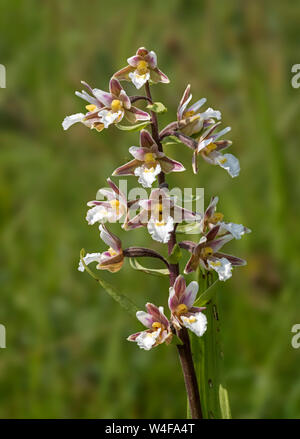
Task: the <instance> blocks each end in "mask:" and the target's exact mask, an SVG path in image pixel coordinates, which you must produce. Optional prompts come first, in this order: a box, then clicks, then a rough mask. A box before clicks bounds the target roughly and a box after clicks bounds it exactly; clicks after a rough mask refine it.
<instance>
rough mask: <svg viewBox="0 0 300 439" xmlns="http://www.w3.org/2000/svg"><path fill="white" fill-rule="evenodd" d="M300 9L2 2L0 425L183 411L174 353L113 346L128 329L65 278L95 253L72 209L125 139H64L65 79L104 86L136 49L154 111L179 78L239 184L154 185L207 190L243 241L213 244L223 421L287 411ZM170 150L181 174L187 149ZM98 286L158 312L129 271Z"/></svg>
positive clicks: (150, 292) (123, 154)
mask: <svg viewBox="0 0 300 439" xmlns="http://www.w3.org/2000/svg"><path fill="white" fill-rule="evenodd" d="M299 12H300V9H299V4H298V2H295V1H290V2H288V4H286V3H283V2H279V1H272V2H271V1H266V2H264V3H259V2H252V1H247V2H246V1H245V2H235V1H226V2H218V1H196V0H193V1H192V0H190V1H179V0H173V1H172V2H161V1H152V2H145V1H137V0H132V1H130V2H127V3H125V2H122V1H120V0H119V1H112V2H110V3H107V2H101V1H90V2H88V3H87V2H83V1H77V2H76V3H75V2H71V1H70V0H64V1H63V2H61V1H58V0H57V1H56V0H52V1H44V2H38V1H34V0H27V1H26V2H25V1H21V0H20V1H15V2H11V1H3V2H2V4H1V14H0V29H1V32H2V36H1V39H0V54H1V59H0V62H1V63H2V64H5V65H6V68H7V88H6V89H1V90H0V104H1V115H0V118H1V148H0V166H1V169H0V197H1V204H0V209H1V216H0V221H1V272H0V282H1V292H0V300H1V307H0V322H1V323H3V324H5V325H6V328H7V349H6V350H1V351H0V387H1V392H0V416H1V417H25V418H27V417H182V416H184V413H185V398H184V396H183V389H184V387H183V382H182V377H181V372H180V368H179V366H178V360H177V357H176V352H175V349H174V348H173V347H169V348H167V347H161V348H159V349H155V350H154V351H153V352H143V351H139V350H138V349H137V347H136V346H135V345H134V344H130V343H127V342H126V341H125V338H126V337H127V335H128V334H129V333H131V332H134V331H135V330H137V329H138V328H140V325H139V324H138V322H136V321H134V319H132V318H131V317H129V316H127V315H126V314H125V313H123V311H122V310H120V309H118V306H117V305H116V304H115V303H113V302H112V300H111V299H110V297H108V296H107V295H106V293H105V292H104V291H102V290H101V289H100V288H99V287H98V285H97V284H96V283H95V282H94V281H93V280H92V279H91V278H89V277H88V275H85V274H81V273H78V272H77V271H76V268H77V264H78V257H79V250H80V249H81V248H82V247H85V248H86V250H87V251H97V250H101V249H102V248H103V247H102V246H101V243H100V240H99V238H98V231H97V227H96V226H94V227H89V226H88V225H87V224H86V222H85V219H84V217H85V212H86V206H85V203H86V201H88V200H90V199H93V198H94V196H95V193H96V191H97V189H98V188H99V187H102V186H103V185H105V179H106V178H107V177H108V176H109V174H110V172H111V171H112V170H113V169H115V167H117V166H118V165H120V164H122V163H123V162H124V160H127V159H128V158H129V155H128V147H129V146H130V145H132V144H136V142H137V136H136V135H135V134H126V133H123V132H119V131H117V130H116V129H110V130H109V131H108V132H105V133H102V134H101V135H100V134H98V133H95V132H91V131H89V130H88V129H86V128H85V127H83V126H76V127H74V128H73V129H72V130H70V131H68V132H67V133H64V132H63V131H62V128H61V121H62V119H63V118H64V116H65V114H70V113H75V112H77V111H81V110H82V104H81V102H80V101H79V100H78V99H77V98H75V97H74V90H76V89H79V88H80V80H82V79H84V80H86V81H88V82H89V83H91V84H92V85H93V86H96V87H98V88H104V89H105V88H107V83H108V80H109V77H110V76H111V74H112V73H113V72H114V71H115V70H116V69H118V68H120V67H122V66H123V65H125V62H126V57H127V56H130V55H131V54H133V53H134V51H135V50H136V48H137V47H139V46H141V45H145V46H146V47H148V48H151V49H154V50H156V51H157V54H158V57H159V65H160V67H161V68H162V70H163V71H165V72H166V73H167V74H168V75H169V76H170V79H171V85H170V86H165V85H158V86H157V87H155V88H153V93H154V94H155V99H156V100H162V101H163V102H164V103H165V104H166V106H167V107H168V108H169V112H168V114H167V115H163V116H162V117H161V121H162V123H167V122H168V121H170V120H172V119H173V118H174V115H175V110H176V106H177V103H178V100H179V98H180V96H181V93H182V91H183V90H184V88H185V86H186V84H187V83H188V82H189V83H191V84H192V88H193V94H194V97H195V99H196V98H197V97H198V96H199V97H201V96H206V97H207V98H208V103H209V105H210V106H212V107H213V108H218V109H220V110H221V111H222V113H223V120H224V124H228V125H231V126H232V128H233V129H232V137H231V138H232V140H233V142H234V143H233V147H232V153H234V154H236V155H237V156H239V158H240V161H241V166H242V173H241V176H240V178H238V179H235V180H231V179H230V177H229V176H228V175H227V174H226V173H225V172H224V171H223V170H221V169H220V168H215V167H210V166H209V165H207V164H205V163H201V166H200V172H199V174H198V176H196V177H194V176H193V175H192V173H191V171H189V172H188V173H185V174H182V175H178V176H170V179H169V180H170V182H171V184H176V185H178V186H190V185H191V181H192V182H193V184H194V186H200V187H202V186H204V187H205V190H206V199H207V200H208V199H209V198H210V196H211V195H215V194H218V195H219V196H220V208H221V209H222V210H223V211H224V213H225V214H226V216H227V218H228V219H230V220H232V221H235V222H242V223H244V224H247V225H248V226H249V227H250V228H251V229H252V230H253V233H252V235H249V236H247V237H246V238H244V239H243V240H242V241H241V242H240V241H239V242H235V243H232V244H230V245H228V247H231V248H229V250H230V251H232V253H234V252H235V253H236V254H237V255H240V256H242V257H246V258H247V259H248V266H247V267H246V268H242V269H240V270H239V271H236V272H235V273H234V276H233V278H232V280H230V281H228V282H226V284H222V285H220V288H219V290H218V294H219V296H220V300H221V312H220V313H221V316H222V319H223V339H224V352H225V365H226V376H227V381H228V388H229V391H230V398H231V403H232V413H233V416H234V417H299V414H300V380H299V374H298V373H297V372H298V364H299V352H300V351H297V350H294V349H292V347H291V343H290V341H291V327H292V325H293V324H295V323H299V313H298V310H299V305H300V303H299V302H300V300H299V294H298V291H297V286H298V285H299V268H298V267H299V262H300V261H299V256H298V249H299V238H300V234H299V230H298V227H297V226H298V218H299V206H298V202H297V200H298V198H299V184H298V174H299V172H298V157H299V155H298V154H297V153H298V151H297V143H298V138H299V124H298V125H297V121H298V118H299V98H300V94H299V93H300V91H298V90H295V89H292V87H291V85H290V79H291V74H290V70H291V66H292V65H293V64H295V63H297V62H299V52H298V46H299V44H298V41H299V20H298V18H297V17H298V16H299ZM297 56H298V58H297ZM129 89H131V90H132V91H133V89H132V88H130V86H129ZM167 152H168V153H169V154H170V155H172V156H173V157H174V158H177V159H179V160H182V161H183V162H184V163H185V164H186V165H187V167H188V168H189V169H190V158H191V157H190V151H188V150H185V149H184V148H183V147H182V148H179V147H178V148H177V147H176V148H174V147H170V148H169V150H168V151H167ZM130 184H131V185H133V184H134V181H133V180H131V183H130ZM114 230H117V227H116V228H115V229H114ZM121 235H122V238H123V240H124V242H125V245H130V244H133V243H134V244H137V245H141V244H144V245H149V246H150V245H151V246H153V247H154V248H157V249H160V247H159V244H156V243H154V242H151V241H150V240H149V238H148V236H146V237H145V235H146V234H144V233H143V232H141V231H137V232H136V234H135V233H134V232H132V233H127V234H125V232H122V234H121ZM145 241H146V242H145ZM104 276H105V278H106V279H109V280H110V282H112V283H114V285H115V286H116V287H117V288H120V289H121V290H122V292H124V293H127V294H128V295H130V297H132V298H133V299H134V300H135V302H136V303H138V305H139V306H140V307H143V306H144V303H145V301H146V300H151V301H153V302H155V303H157V304H162V305H165V306H166V301H167V293H168V285H167V281H166V280H165V281H162V282H161V281H160V280H158V279H157V278H152V277H148V278H145V276H146V275H143V274H141V273H136V272H134V273H133V272H132V270H131V268H130V267H129V266H128V265H127V266H126V267H125V269H123V270H122V271H121V272H120V273H118V274H116V275H114V276H111V275H109V274H106V273H105V274H104Z"/></svg>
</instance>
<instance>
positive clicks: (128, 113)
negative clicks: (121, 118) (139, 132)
mask: <svg viewBox="0 0 300 439" xmlns="http://www.w3.org/2000/svg"><path fill="white" fill-rule="evenodd" d="M125 117H126V119H127V120H128V121H129V122H130V123H135V122H138V121H139V120H150V118H151V116H150V114H149V113H147V112H146V111H142V110H140V109H139V108H136V107H130V109H129V110H125Z"/></svg>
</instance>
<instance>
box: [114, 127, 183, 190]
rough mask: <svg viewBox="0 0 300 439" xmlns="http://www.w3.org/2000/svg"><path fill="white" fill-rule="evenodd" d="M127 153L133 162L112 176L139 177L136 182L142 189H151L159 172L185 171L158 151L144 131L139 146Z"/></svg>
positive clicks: (123, 166)
mask: <svg viewBox="0 0 300 439" xmlns="http://www.w3.org/2000/svg"><path fill="white" fill-rule="evenodd" d="M129 152H130V154H131V155H132V156H133V157H134V160H131V161H130V162H128V163H126V164H125V165H122V166H120V167H119V168H117V169H116V170H115V171H114V172H113V175H119V176H120V175H135V176H137V177H139V179H138V182H139V183H140V184H141V185H142V186H143V187H151V186H152V183H153V182H154V181H155V180H156V177H157V175H158V174H160V172H161V171H162V172H164V173H165V174H169V173H170V172H182V171H184V170H185V168H184V166H183V165H182V164H181V163H179V162H177V161H175V160H172V159H170V158H169V157H166V155H165V154H164V153H163V152H161V151H159V149H158V146H157V144H156V143H155V141H154V140H153V138H152V136H151V135H150V133H149V132H148V131H146V130H142V131H141V133H140V146H139V147H138V146H132V147H131V148H129Z"/></svg>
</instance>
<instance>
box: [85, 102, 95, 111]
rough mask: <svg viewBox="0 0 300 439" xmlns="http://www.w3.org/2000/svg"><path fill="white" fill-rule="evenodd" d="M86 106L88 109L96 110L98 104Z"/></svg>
mask: <svg viewBox="0 0 300 439" xmlns="http://www.w3.org/2000/svg"><path fill="white" fill-rule="evenodd" d="M85 108H86V109H87V111H95V110H96V109H97V107H96V105H93V104H90V105H86V106H85Z"/></svg>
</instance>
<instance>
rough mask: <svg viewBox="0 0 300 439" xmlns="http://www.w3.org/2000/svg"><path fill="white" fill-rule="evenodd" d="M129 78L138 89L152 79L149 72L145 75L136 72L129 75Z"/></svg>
mask: <svg viewBox="0 0 300 439" xmlns="http://www.w3.org/2000/svg"><path fill="white" fill-rule="evenodd" d="M128 76H129V78H130V79H131V82H132V83H133V85H135V87H136V88H137V89H139V88H141V87H143V85H144V84H146V82H147V81H148V80H149V79H150V73H149V72H147V73H145V74H144V75H139V74H138V72H137V70H135V71H134V72H131V73H129V75H128Z"/></svg>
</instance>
